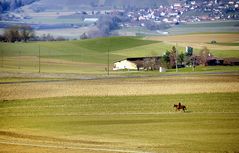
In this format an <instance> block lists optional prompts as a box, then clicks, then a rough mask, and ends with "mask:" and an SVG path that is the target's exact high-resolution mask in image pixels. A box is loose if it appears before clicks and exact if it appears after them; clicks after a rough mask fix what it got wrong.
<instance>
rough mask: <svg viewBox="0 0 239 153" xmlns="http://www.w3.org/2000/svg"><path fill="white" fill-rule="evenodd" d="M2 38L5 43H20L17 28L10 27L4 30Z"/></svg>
mask: <svg viewBox="0 0 239 153" xmlns="http://www.w3.org/2000/svg"><path fill="white" fill-rule="evenodd" d="M3 36H4V37H5V39H6V41H7V42H16V41H21V38H20V33H19V26H12V27H9V28H7V29H5V31H4V34H3Z"/></svg>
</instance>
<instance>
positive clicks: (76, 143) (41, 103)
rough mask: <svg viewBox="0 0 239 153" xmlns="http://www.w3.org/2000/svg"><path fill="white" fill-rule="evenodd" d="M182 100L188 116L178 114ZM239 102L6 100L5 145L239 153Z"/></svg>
mask: <svg viewBox="0 0 239 153" xmlns="http://www.w3.org/2000/svg"><path fill="white" fill-rule="evenodd" d="M178 101H181V102H183V103H184V104H187V107H188V110H187V111H186V113H182V112H175V110H174V108H173V104H174V103H177V102H178ZM238 101H239V96H238V93H220V94H219V93H211V94H193V95H191V94H176V95H160V96H157V95H155V96H120V97H118V96H116V97H115V96H114V97H112V96H110V97H64V98H47V99H32V100H14V101H5V102H4V101H2V102H1V103H0V110H1V116H0V124H1V128H0V146H1V150H2V151H3V152H4V151H9V150H10V151H13V150H14V149H16V148H18V147H19V146H22V147H23V148H22V150H21V149H20V150H19V152H28V151H29V152H32V151H34V152H40V151H43V149H44V148H48V149H50V150H51V149H53V150H51V152H56V151H57V149H61V148H62V146H63V150H62V152H64V151H65V152H85V151H89V152H171V153H174V152H175V153H176V152H182V153H183V152H184V153H185V152H188V153H189V152H215V153H220V152H238V151H239V150H238V145H239V143H238V142H239V133H238V132H239V116H238V109H239V105H238ZM9 140H11V142H14V143H12V144H11V143H9V144H11V145H10V148H8V147H4V144H2V143H3V142H6V143H7V142H9ZM23 144H25V145H23ZM59 144H60V145H59ZM34 145H35V147H33V148H31V147H32V146H34ZM11 148H12V149H13V150H11ZM85 148H87V149H85ZM13 152H14V151H13ZM59 152H61V151H59Z"/></svg>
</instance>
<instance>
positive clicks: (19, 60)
mask: <svg viewBox="0 0 239 153" xmlns="http://www.w3.org/2000/svg"><path fill="white" fill-rule="evenodd" d="M18 69H21V51H20V50H19V58H18Z"/></svg>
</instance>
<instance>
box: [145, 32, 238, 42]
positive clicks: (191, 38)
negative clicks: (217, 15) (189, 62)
mask: <svg viewBox="0 0 239 153" xmlns="http://www.w3.org/2000/svg"><path fill="white" fill-rule="evenodd" d="M146 39H150V40H158V41H165V42H188V43H209V42H211V41H212V40H216V41H217V42H239V34H191V35H175V36H160V37H159V36H152V37H147V38H146Z"/></svg>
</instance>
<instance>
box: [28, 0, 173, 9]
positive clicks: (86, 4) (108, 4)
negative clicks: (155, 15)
mask: <svg viewBox="0 0 239 153" xmlns="http://www.w3.org/2000/svg"><path fill="white" fill-rule="evenodd" d="M176 1H177V0H160V1H159V0H140V1H138V0H88V1H85V0H58V1H57V3H55V1H53V0H40V1H36V2H35V3H33V4H31V6H30V8H33V9H34V8H42V9H43V10H59V11H60V10H77V9H80V8H119V9H123V8H129V7H136V8H142V7H144V8H146V7H153V6H160V5H170V4H172V3H173V2H176Z"/></svg>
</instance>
